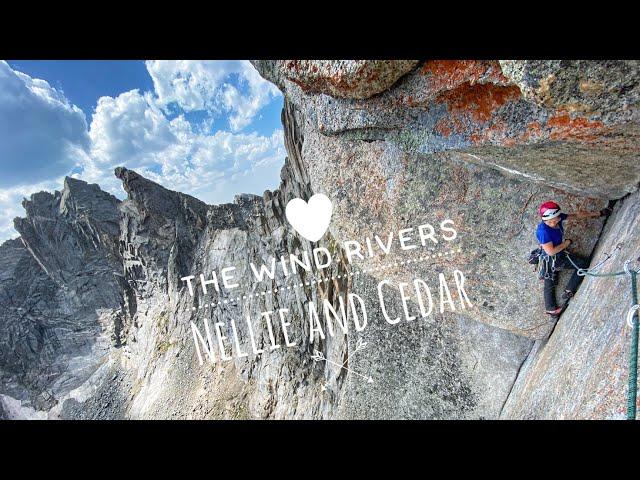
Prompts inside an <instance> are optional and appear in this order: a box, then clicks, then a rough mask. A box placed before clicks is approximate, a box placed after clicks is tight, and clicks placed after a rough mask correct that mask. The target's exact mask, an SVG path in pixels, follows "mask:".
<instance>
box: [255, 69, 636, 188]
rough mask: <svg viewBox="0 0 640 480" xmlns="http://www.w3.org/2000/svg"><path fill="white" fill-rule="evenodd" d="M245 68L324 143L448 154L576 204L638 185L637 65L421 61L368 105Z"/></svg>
mask: <svg viewBox="0 0 640 480" xmlns="http://www.w3.org/2000/svg"><path fill="white" fill-rule="evenodd" d="M254 64H255V66H256V68H258V70H259V71H260V72H261V73H262V74H263V75H264V76H265V78H267V79H269V80H272V81H273V82H274V83H276V84H277V85H278V86H279V87H280V88H281V89H282V90H283V91H284V92H285V94H286V96H287V98H289V99H290V100H291V101H292V102H293V103H294V104H296V105H298V106H299V108H301V109H302V110H303V111H304V112H305V114H306V116H307V117H308V120H309V122H311V124H312V125H313V127H312V128H313V129H314V130H315V131H318V132H319V133H321V134H323V135H325V136H331V135H340V136H342V137H343V138H345V137H348V138H352V139H354V140H364V141H374V140H384V141H385V142H387V143H391V144H394V145H397V146H398V147H400V148H402V149H403V150H404V151H407V152H409V153H422V154H431V153H437V152H447V151H458V152H461V155H463V156H464V158H465V160H466V161H468V162H476V163H479V164H481V165H483V166H489V167H492V168H499V169H501V170H503V171H504V172H506V173H509V174H513V175H517V176H519V177H521V178H524V179H525V180H527V181H534V182H537V183H543V184H545V185H550V186H553V187H557V188H559V189H561V190H563V191H567V192H570V193H576V194H579V195H581V196H589V197H600V198H620V197H623V196H624V195H626V194H627V193H630V192H633V191H635V189H636V188H637V185H638V183H639V182H640V167H639V166H638V162H637V161H636V160H637V156H638V147H637V145H638V141H637V139H638V95H639V93H638V92H639V91H640V90H639V89H640V87H639V78H640V77H639V76H638V68H639V62H637V61H607V62H604V61H602V62H595V61H592V62H564V61H563V62H559V61H539V62H531V61H510V62H502V63H500V62H498V61H476V60H468V61H464V60H428V61H425V62H423V63H422V65H420V66H419V67H417V68H414V69H413V70H412V71H411V72H410V73H408V74H406V75H405V76H403V77H402V78H400V79H399V80H398V81H397V82H396V83H395V84H394V85H393V87H392V88H389V89H387V90H385V91H384V92H382V93H380V94H378V95H376V96H375V97H372V98H368V99H353V98H335V97H332V96H330V95H327V94H322V93H319V94H307V92H305V90H304V89H303V88H301V87H300V86H299V85H298V84H297V83H296V82H294V81H291V80H289V79H288V78H287V77H286V76H285V75H284V74H282V71H281V69H280V68H279V64H278V63H277V62H275V63H274V62H265V61H262V62H254ZM501 65H503V66H504V70H505V71H503V67H501ZM545 79H546V80H545ZM541 82H542V86H540V85H541ZM545 82H546V83H545ZM545 85H547V86H546V87H545ZM581 88H582V90H581ZM599 88H600V89H601V90H599ZM535 92H538V93H535Z"/></svg>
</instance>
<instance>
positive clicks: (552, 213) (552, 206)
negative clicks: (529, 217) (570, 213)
mask: <svg viewBox="0 0 640 480" xmlns="http://www.w3.org/2000/svg"><path fill="white" fill-rule="evenodd" d="M538 214H539V215H540V216H541V217H542V219H543V220H551V219H552V218H556V217H557V216H558V215H560V205H558V204H557V203H556V202H544V203H543V204H542V205H540V208H539V209H538Z"/></svg>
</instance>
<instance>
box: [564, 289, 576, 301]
mask: <svg viewBox="0 0 640 480" xmlns="http://www.w3.org/2000/svg"><path fill="white" fill-rule="evenodd" d="M574 295H575V292H572V291H571V290H565V291H564V293H563V294H562V300H564V301H565V302H569V300H571V298H573V296H574Z"/></svg>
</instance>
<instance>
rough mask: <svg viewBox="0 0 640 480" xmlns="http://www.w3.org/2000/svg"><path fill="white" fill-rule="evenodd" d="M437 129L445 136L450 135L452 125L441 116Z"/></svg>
mask: <svg viewBox="0 0 640 480" xmlns="http://www.w3.org/2000/svg"><path fill="white" fill-rule="evenodd" d="M435 131H436V132H438V133H439V134H440V135H442V136H443V137H448V136H449V135H451V133H452V130H451V125H449V122H448V120H447V119H446V118H441V119H440V120H438V122H437V123H436V126H435Z"/></svg>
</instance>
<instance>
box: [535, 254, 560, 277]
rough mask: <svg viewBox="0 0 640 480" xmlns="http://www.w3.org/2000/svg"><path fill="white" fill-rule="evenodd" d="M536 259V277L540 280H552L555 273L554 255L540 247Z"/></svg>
mask: <svg viewBox="0 0 640 480" xmlns="http://www.w3.org/2000/svg"><path fill="white" fill-rule="evenodd" d="M538 259H539V260H538V278H539V279H540V280H554V279H555V273H556V256H555V255H549V254H547V252H545V251H544V250H543V249H540V253H539V254H538Z"/></svg>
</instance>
